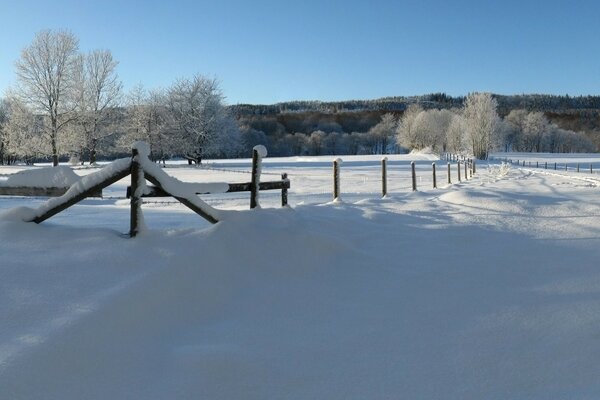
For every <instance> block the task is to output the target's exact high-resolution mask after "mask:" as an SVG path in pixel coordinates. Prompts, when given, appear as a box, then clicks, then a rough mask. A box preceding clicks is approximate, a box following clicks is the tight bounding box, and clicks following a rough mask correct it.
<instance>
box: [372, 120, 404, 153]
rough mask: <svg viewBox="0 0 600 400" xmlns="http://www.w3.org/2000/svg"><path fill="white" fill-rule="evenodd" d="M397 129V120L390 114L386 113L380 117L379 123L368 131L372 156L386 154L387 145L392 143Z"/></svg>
mask: <svg viewBox="0 0 600 400" xmlns="http://www.w3.org/2000/svg"><path fill="white" fill-rule="evenodd" d="M397 129H398V120H397V119H396V116H395V115H394V114H392V113H386V114H383V115H382V116H381V122H379V123H378V124H377V125H375V126H374V127H373V128H371V129H370V130H369V135H370V136H371V137H372V140H373V142H374V146H373V149H372V152H373V153H374V154H387V153H388V150H389V145H390V143H391V142H392V141H393V138H394V135H395V134H396V131H397Z"/></svg>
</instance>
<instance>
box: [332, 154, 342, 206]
mask: <svg viewBox="0 0 600 400" xmlns="http://www.w3.org/2000/svg"><path fill="white" fill-rule="evenodd" d="M341 162H342V160H341V159H339V158H336V159H335V160H333V200H338V199H339V197H340V163H341Z"/></svg>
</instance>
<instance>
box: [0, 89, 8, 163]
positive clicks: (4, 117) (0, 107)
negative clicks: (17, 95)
mask: <svg viewBox="0 0 600 400" xmlns="http://www.w3.org/2000/svg"><path fill="white" fill-rule="evenodd" d="M8 115H9V103H8V100H6V99H4V98H2V99H0V164H4V163H5V161H6V141H7V137H6V126H7V125H8Z"/></svg>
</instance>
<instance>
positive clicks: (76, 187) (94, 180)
mask: <svg viewBox="0 0 600 400" xmlns="http://www.w3.org/2000/svg"><path fill="white" fill-rule="evenodd" d="M130 167H131V158H121V159H118V160H115V161H113V162H112V163H110V164H108V165H106V166H105V167H104V168H102V169H101V170H99V171H97V172H95V173H93V174H90V175H86V176H84V177H82V178H81V179H79V180H78V181H77V182H76V183H74V184H73V185H71V187H70V188H69V190H67V192H66V193H65V194H63V195H62V196H60V197H54V198H52V199H49V200H48V201H46V202H45V203H43V204H42V205H41V206H40V207H38V209H37V210H36V217H39V216H41V215H43V214H44V213H46V212H47V211H48V210H50V209H52V208H54V207H56V206H57V205H59V204H62V203H64V202H65V201H68V200H69V199H72V198H74V197H77V196H78V195H80V194H81V193H83V192H85V191H86V190H89V189H90V188H92V187H94V186H95V185H97V184H99V183H101V182H102V181H104V180H105V179H108V178H110V177H111V176H113V175H115V174H118V173H119V172H122V171H126V170H128V169H129V168H130Z"/></svg>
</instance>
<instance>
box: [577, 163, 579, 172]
mask: <svg viewBox="0 0 600 400" xmlns="http://www.w3.org/2000/svg"><path fill="white" fill-rule="evenodd" d="M577 172H579V163H577Z"/></svg>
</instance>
